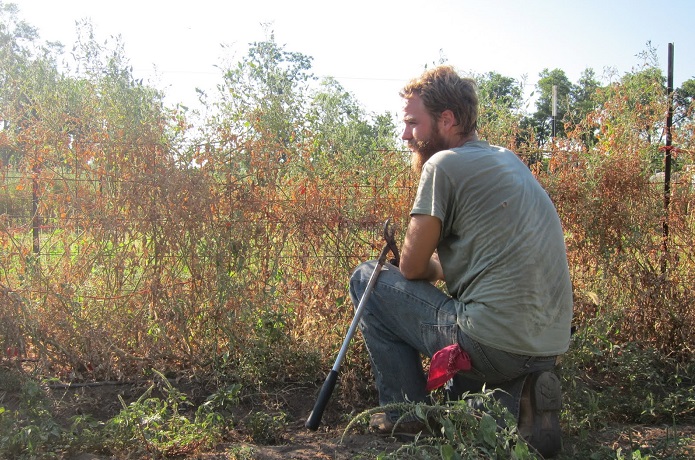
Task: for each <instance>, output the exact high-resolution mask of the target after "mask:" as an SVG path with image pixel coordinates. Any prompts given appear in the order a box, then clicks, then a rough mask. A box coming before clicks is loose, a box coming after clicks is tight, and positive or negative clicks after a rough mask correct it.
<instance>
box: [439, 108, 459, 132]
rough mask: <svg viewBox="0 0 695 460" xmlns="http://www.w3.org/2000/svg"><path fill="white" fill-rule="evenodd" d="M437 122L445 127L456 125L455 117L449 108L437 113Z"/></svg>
mask: <svg viewBox="0 0 695 460" xmlns="http://www.w3.org/2000/svg"><path fill="white" fill-rule="evenodd" d="M439 123H441V127H442V128H445V129H450V128H451V127H453V126H456V117H455V116H454V112H453V111H451V110H450V109H447V110H445V111H443V112H442V113H441V115H439Z"/></svg>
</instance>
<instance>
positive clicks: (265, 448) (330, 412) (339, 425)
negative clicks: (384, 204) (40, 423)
mask: <svg viewBox="0 0 695 460" xmlns="http://www.w3.org/2000/svg"><path fill="white" fill-rule="evenodd" d="M147 387H148V384H146V383H143V384H137V385H124V384H115V383H102V384H89V385H82V386H72V387H69V388H66V387H64V386H60V385H58V386H53V387H51V388H50V389H49V394H50V395H51V396H52V397H53V398H54V400H55V401H56V405H55V407H56V408H57V411H58V415H59V416H60V417H61V418H64V419H67V418H69V417H70V416H72V415H75V414H90V415H92V416H93V417H95V418H96V419H98V420H108V419H109V418H111V417H113V416H114V415H116V414H117V413H118V412H119V411H120V410H121V403H120V401H119V399H118V396H119V395H120V396H121V397H122V398H123V399H124V400H125V401H126V402H129V401H134V400H136V399H137V398H138V397H140V396H141V395H142V394H143V393H144V392H145V391H146V389H147ZM185 390H186V391H185V393H186V394H187V395H191V399H192V400H194V399H196V397H198V398H201V400H202V398H204V396H205V395H202V394H199V395H196V389H195V388H193V387H191V388H185ZM182 391H183V390H182ZM316 391H317V389H316V388H313V387H311V388H309V387H307V386H300V385H296V386H287V387H284V388H281V389H279V390H277V391H274V392H272V393H270V392H268V393H258V394H256V395H247V396H245V397H243V398H242V400H241V402H240V403H239V405H238V407H237V409H236V412H235V414H234V415H233V416H232V418H233V422H234V429H233V430H232V431H231V432H230V433H229V436H228V437H227V440H226V441H225V442H223V443H220V444H219V445H218V446H216V447H215V449H213V450H212V451H206V452H198V453H191V454H189V455H188V456H186V457H180V458H188V459H201V460H223V459H224V460H227V459H234V460H242V459H243V460H247V459H258V460H276V459H277V460H280V459H283V460H284V459H297V460H309V459H335V460H346V459H373V458H376V457H377V455H378V454H379V453H382V452H390V451H394V450H396V449H398V448H399V447H400V446H402V443H401V442H400V441H398V440H396V439H393V438H388V437H382V436H377V435H374V434H370V433H368V432H367V430H366V428H365V427H364V426H358V427H356V428H354V429H351V430H350V431H347V432H346V431H345V427H346V426H347V423H348V418H349V415H350V413H352V414H351V415H354V414H355V413H359V412H360V411H361V410H363V409H366V408H364V407H363V408H352V409H350V408H346V407H345V406H344V405H343V406H342V407H340V406H341V405H340V404H339V402H337V401H331V402H330V403H329V405H328V408H327V409H326V412H325V414H324V416H323V419H322V424H321V426H320V427H319V429H318V430H316V431H311V430H308V429H307V428H305V427H304V423H305V421H306V418H307V416H308V415H309V412H310V411H311V409H312V407H313V404H314V402H315V395H316ZM13 401H16V398H14V396H13V395H12V394H8V393H5V394H4V395H3V401H2V403H3V405H5V407H8V406H10V407H11V406H12V403H13ZM259 412H267V413H268V414H271V415H273V414H282V416H283V417H284V418H283V423H281V424H280V425H279V426H280V428H279V429H277V431H276V432H274V433H273V437H272V442H260V443H259V442H258V440H257V439H255V437H257V436H254V433H253V430H252V429H251V428H250V426H249V420H250V419H251V417H252V416H253V414H258V413H259ZM563 442H564V453H563V454H562V455H561V456H560V457H559V458H560V459H571V458H581V457H579V456H584V455H586V454H587V446H592V445H593V446H596V447H597V448H598V447H600V448H602V449H610V450H612V451H617V449H619V448H620V449H622V451H623V453H626V452H629V451H632V450H635V449H640V450H641V451H642V453H643V454H644V453H646V452H651V453H652V455H653V457H652V458H673V459H685V458H695V426H642V425H619V426H612V427H610V428H608V429H603V430H600V431H596V432H591V433H584V434H583V435H582V436H581V437H580V436H574V437H573V436H565V438H564V440H563ZM654 454H658V455H654ZM72 458H74V459H77V460H105V459H115V458H129V459H131V458H137V457H133V456H130V455H123V456H118V455H114V456H104V455H97V454H92V453H87V452H85V453H81V454H79V455H76V456H73V457H72Z"/></svg>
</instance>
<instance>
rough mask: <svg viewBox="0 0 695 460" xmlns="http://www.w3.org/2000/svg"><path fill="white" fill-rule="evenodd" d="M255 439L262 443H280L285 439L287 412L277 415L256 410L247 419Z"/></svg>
mask: <svg viewBox="0 0 695 460" xmlns="http://www.w3.org/2000/svg"><path fill="white" fill-rule="evenodd" d="M246 426H247V427H248V429H249V431H250V435H251V438H252V439H253V441H254V442H255V443H257V444H260V445H272V444H279V443H281V442H282V441H283V436H284V433H285V428H286V426H287V414H285V413H283V412H281V413H279V414H276V415H272V414H268V413H265V412H254V413H253V414H251V415H250V416H249V418H248V419H247V420H246Z"/></svg>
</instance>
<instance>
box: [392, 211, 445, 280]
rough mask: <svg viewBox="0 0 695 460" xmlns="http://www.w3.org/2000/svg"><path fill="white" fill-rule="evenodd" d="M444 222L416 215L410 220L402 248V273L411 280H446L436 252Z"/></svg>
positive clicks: (431, 217)
mask: <svg viewBox="0 0 695 460" xmlns="http://www.w3.org/2000/svg"><path fill="white" fill-rule="evenodd" d="M441 231H442V222H441V221H440V220H439V219H438V218H436V217H434V216H428V215H424V214H416V215H414V216H412V217H411V218H410V222H409V223H408V230H406V232H405V241H404V242H403V247H402V248H401V263H400V269H401V273H403V276H404V277H405V278H406V279H409V280H427V281H439V280H443V279H444V273H443V271H442V266H441V264H440V263H439V257H438V256H437V254H436V253H435V252H434V251H435V249H437V244H439V236H440V235H441Z"/></svg>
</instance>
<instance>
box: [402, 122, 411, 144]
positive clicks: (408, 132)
mask: <svg viewBox="0 0 695 460" xmlns="http://www.w3.org/2000/svg"><path fill="white" fill-rule="evenodd" d="M412 138H413V130H412V129H410V128H408V127H407V126H406V127H405V128H403V134H401V139H403V140H404V141H409V140H410V139H412Z"/></svg>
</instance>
